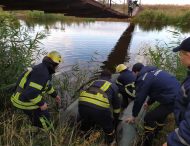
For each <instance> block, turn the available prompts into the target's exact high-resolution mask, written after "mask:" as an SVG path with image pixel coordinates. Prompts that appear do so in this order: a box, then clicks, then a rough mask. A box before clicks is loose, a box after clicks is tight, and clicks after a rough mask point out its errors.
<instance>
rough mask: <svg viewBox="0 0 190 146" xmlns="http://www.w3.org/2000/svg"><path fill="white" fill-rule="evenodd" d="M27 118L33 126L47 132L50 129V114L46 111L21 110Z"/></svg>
mask: <svg viewBox="0 0 190 146" xmlns="http://www.w3.org/2000/svg"><path fill="white" fill-rule="evenodd" d="M23 111H24V113H25V114H26V115H28V116H29V118H30V121H31V122H32V125H33V126H36V127H39V128H44V129H45V130H49V129H51V128H52V123H51V121H50V114H49V112H48V111H47V110H45V111H42V110H41V109H40V108H38V109H35V110H23Z"/></svg>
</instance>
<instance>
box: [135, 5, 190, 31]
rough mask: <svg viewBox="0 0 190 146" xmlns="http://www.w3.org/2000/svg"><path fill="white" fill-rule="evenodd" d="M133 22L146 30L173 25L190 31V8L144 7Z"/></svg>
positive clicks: (170, 6)
mask: <svg viewBox="0 0 190 146" xmlns="http://www.w3.org/2000/svg"><path fill="white" fill-rule="evenodd" d="M133 21H134V22H135V23H138V24H140V25H141V26H142V27H144V28H148V27H155V28H156V27H157V28H160V27H163V26H166V25H171V26H177V27H179V28H181V29H182V30H183V31H186V30H188V31H189V25H190V6H175V5H152V6H151V5H144V6H143V10H142V11H141V12H140V13H139V14H138V15H137V16H136V17H135V18H134V19H133Z"/></svg>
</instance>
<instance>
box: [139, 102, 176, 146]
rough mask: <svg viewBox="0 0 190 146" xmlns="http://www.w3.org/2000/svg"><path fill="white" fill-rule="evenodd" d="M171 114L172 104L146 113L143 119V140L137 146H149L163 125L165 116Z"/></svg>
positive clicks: (161, 105) (160, 106)
mask: <svg viewBox="0 0 190 146" xmlns="http://www.w3.org/2000/svg"><path fill="white" fill-rule="evenodd" d="M172 112H173V104H170V105H169V104H167V105H163V104H160V105H159V106H158V107H157V108H155V109H154V110H152V111H150V112H148V113H147V114H146V115H145V117H144V130H145V131H144V132H145V133H144V138H143V139H144V140H143V144H141V145H139V146H151V145H152V140H153V138H154V137H155V136H156V135H157V134H158V132H159V131H160V130H161V129H162V128H163V126H164V125H165V120H166V118H167V116H168V115H169V114H170V113H172Z"/></svg>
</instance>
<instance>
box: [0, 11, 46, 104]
mask: <svg viewBox="0 0 190 146" xmlns="http://www.w3.org/2000/svg"><path fill="white" fill-rule="evenodd" d="M42 38H44V35H43V34H41V33H37V34H36V36H34V37H32V36H30V35H29V34H28V31H27V30H26V29H25V28H23V27H21V26H20V24H19V21H18V20H17V19H16V18H15V17H13V16H11V15H10V14H9V13H5V12H2V13H0V77H1V80H0V100H1V103H4V102H5V101H2V100H3V99H6V98H7V96H9V92H8V91H6V90H5V89H6V87H7V86H9V85H11V84H13V83H15V82H16V80H17V78H18V76H19V75H20V74H21V73H22V72H23V70H24V69H25V68H27V67H29V66H31V62H32V61H33V60H35V59H36V57H35V56H37V55H38V54H39V53H40V51H41V50H40V48H39V46H38V44H39V41H40V40H41V39H42ZM3 91H6V93H2V92H3ZM7 99H9V98H7ZM0 107H2V106H0Z"/></svg>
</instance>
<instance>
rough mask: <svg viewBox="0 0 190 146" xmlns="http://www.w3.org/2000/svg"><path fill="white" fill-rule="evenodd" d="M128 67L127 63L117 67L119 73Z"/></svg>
mask: <svg viewBox="0 0 190 146" xmlns="http://www.w3.org/2000/svg"><path fill="white" fill-rule="evenodd" d="M125 69H127V66H126V65H125V64H119V65H118V66H117V67H116V72H117V73H120V72H122V71H123V70H125Z"/></svg>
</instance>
